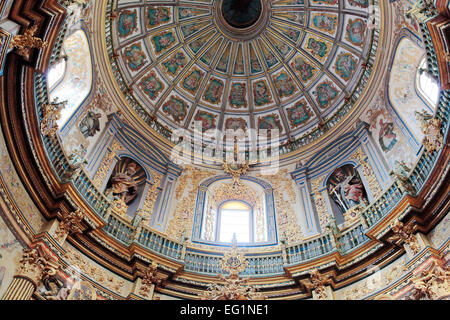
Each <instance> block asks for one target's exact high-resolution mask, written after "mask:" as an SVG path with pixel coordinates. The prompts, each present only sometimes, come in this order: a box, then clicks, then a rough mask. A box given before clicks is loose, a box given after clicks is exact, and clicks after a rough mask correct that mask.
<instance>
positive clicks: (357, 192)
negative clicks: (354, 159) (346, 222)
mask: <svg viewBox="0 0 450 320" xmlns="http://www.w3.org/2000/svg"><path fill="white" fill-rule="evenodd" d="M327 189H328V194H329V195H330V197H331V198H332V199H333V201H334V202H335V203H336V205H337V206H338V207H339V208H340V210H341V212H342V213H345V212H347V210H349V209H351V208H353V207H355V206H357V205H359V204H361V205H366V204H368V201H367V193H366V190H365V188H364V185H363V183H362V180H361V178H360V176H359V173H358V172H357V171H356V169H355V168H354V167H353V166H352V165H345V166H342V167H340V168H337V169H336V170H335V171H334V172H333V174H332V175H331V176H330V178H329V179H328V181H327Z"/></svg>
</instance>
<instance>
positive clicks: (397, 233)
mask: <svg viewBox="0 0 450 320" xmlns="http://www.w3.org/2000/svg"><path fill="white" fill-rule="evenodd" d="M416 229H417V226H416V225H414V224H409V225H406V226H405V225H404V224H403V223H402V222H401V221H399V220H397V221H396V222H395V223H394V224H393V225H392V226H391V230H392V232H393V233H394V235H393V236H392V237H389V238H388V239H387V241H388V242H391V243H394V244H397V245H398V244H401V243H406V244H407V245H408V246H409V247H410V248H411V250H412V251H413V253H414V254H417V253H419V251H420V246H419V243H418V242H417V239H416V237H415V236H414V231H415V230H416Z"/></svg>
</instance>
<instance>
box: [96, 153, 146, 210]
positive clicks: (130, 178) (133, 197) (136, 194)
mask: <svg viewBox="0 0 450 320" xmlns="http://www.w3.org/2000/svg"><path fill="white" fill-rule="evenodd" d="M146 179H147V175H146V172H145V170H144V169H143V168H142V166H141V165H139V164H138V163H137V162H136V161H134V160H133V159H131V158H128V157H123V158H121V159H120V160H119V162H117V164H116V166H115V167H114V170H113V172H112V173H111V176H110V178H109V180H108V183H107V184H106V191H105V195H106V196H107V197H108V199H110V200H111V201H114V202H115V203H116V204H121V205H122V213H123V214H127V215H133V214H134V213H135V212H136V210H137V209H138V207H139V202H140V200H141V198H142V194H143V192H144V187H145V181H146Z"/></svg>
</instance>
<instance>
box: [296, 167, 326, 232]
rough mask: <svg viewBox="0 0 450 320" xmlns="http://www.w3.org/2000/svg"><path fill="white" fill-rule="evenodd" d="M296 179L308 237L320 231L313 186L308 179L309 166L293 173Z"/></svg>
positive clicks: (304, 226)
mask: <svg viewBox="0 0 450 320" xmlns="http://www.w3.org/2000/svg"><path fill="white" fill-rule="evenodd" d="M291 176H292V178H293V179H294V180H295V183H296V185H297V188H298V191H299V195H300V204H301V205H300V210H301V211H302V212H303V217H300V219H301V221H302V222H303V223H302V224H303V226H302V227H303V232H304V234H305V236H306V237H308V236H312V235H315V234H317V233H319V232H320V230H319V227H318V223H317V218H316V213H315V210H314V207H313V204H312V199H311V188H310V185H309V181H308V175H307V168H305V167H300V168H297V169H296V170H295V171H294V172H292V173H291Z"/></svg>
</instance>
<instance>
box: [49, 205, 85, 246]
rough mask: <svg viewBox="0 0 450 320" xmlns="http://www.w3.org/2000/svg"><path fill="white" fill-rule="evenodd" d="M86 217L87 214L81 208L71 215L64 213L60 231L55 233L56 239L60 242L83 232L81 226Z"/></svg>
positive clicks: (59, 227)
mask: <svg viewBox="0 0 450 320" xmlns="http://www.w3.org/2000/svg"><path fill="white" fill-rule="evenodd" d="M85 215H86V213H85V212H84V211H83V210H81V209H80V208H78V209H77V210H75V211H73V212H70V213H64V214H63V217H62V220H61V222H60V223H59V226H58V229H57V230H56V232H55V235H56V239H57V240H58V241H60V240H62V239H63V238H64V237H65V236H66V235H69V234H72V233H80V232H82V229H81V226H80V224H81V221H83V219H84V217H85Z"/></svg>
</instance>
